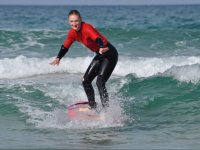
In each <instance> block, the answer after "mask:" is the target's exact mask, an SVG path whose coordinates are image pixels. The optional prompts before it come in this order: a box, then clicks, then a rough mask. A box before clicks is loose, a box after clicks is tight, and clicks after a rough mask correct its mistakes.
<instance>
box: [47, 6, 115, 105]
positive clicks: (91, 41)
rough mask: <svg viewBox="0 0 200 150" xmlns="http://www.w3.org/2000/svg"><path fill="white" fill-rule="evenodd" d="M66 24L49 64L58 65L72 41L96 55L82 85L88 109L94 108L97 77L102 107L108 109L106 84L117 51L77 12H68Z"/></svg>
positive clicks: (112, 68) (113, 66)
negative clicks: (67, 28) (65, 35)
mask: <svg viewBox="0 0 200 150" xmlns="http://www.w3.org/2000/svg"><path fill="white" fill-rule="evenodd" d="M68 22H69V25H70V26H71V29H70V30H69V32H68V35H67V37H66V39H65V41H64V43H63V45H62V46H61V48H60V51H59V53H58V55H57V57H56V58H55V59H54V60H53V61H52V62H51V63H50V64H51V65H59V64H60V60H61V59H62V57H63V56H64V55H65V54H66V53H67V52H68V50H69V48H70V46H71V45H72V43H73V42H74V41H78V42H80V43H82V44H83V45H85V46H86V47H87V48H89V49H90V50H91V51H92V52H94V53H96V55H95V57H94V58H93V60H92V62H91V63H90V65H89V67H88V68H87V70H86V72H85V74H84V76H83V80H82V85H83V87H84V90H85V93H86V95H87V98H88V104H89V108H90V109H93V108H96V106H97V104H96V102H95V94H94V89H93V86H92V81H93V80H94V78H95V77H97V80H96V85H97V87H98V91H99V95H100V99H101V103H102V106H103V107H108V106H109V96H108V92H107V89H106V82H107V80H108V79H109V77H110V75H111V73H112V72H113V70H114V68H115V66H116V64H117V60H118V53H117V50H116V48H115V47H114V46H113V45H112V44H111V43H110V42H109V41H108V40H107V38H106V37H105V36H103V35H102V34H101V33H99V32H98V31H97V30H96V29H95V28H94V27H93V26H92V25H90V24H88V23H86V22H84V21H83V20H82V17H81V15H80V13H79V12H78V11H77V10H71V11H70V12H69V14H68Z"/></svg>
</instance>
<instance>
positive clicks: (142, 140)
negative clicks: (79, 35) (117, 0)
mask: <svg viewBox="0 0 200 150" xmlns="http://www.w3.org/2000/svg"><path fill="white" fill-rule="evenodd" d="M71 9H78V10H79V11H80V13H81V15H82V18H83V20H84V21H85V22H87V23H90V24H92V25H93V26H94V27H95V28H97V29H98V30H99V31H100V32H101V33H102V34H103V35H104V36H106V37H107V38H108V40H109V41H110V42H111V43H112V44H113V45H114V46H115V47H116V48H117V50H118V53H119V61H118V64H117V66H116V68H115V70H114V72H113V74H112V76H111V77H110V79H109V80H108V82H107V89H108V93H109V97H110V108H109V110H108V111H107V113H106V118H107V119H106V120H104V121H97V122H72V121H70V120H68V118H67V117H66V107H67V106H69V105H70V104H71V103H73V102H75V101H77V100H86V99H87V98H86V95H85V93H84V90H83V87H82V84H81V81H82V76H83V75H84V72H85V70H86V69H87V67H88V65H89V64H90V62H91V60H92V59H93V57H94V55H95V54H94V53H92V52H91V51H89V50H88V49H87V48H85V47H84V46H82V44H80V43H77V42H75V43H74V44H73V45H72V47H71V48H70V49H69V52H68V53H67V54H66V55H65V57H64V58H63V59H62V60H61V63H60V65H59V66H51V65H50V64H49V63H50V62H51V61H52V60H53V59H54V58H55V56H56V55H57V53H58V52H59V49H60V46H61V45H62V44H63V42H64V40H65V38H66V35H67V32H68V31H69V29H70V26H69V25H68V22H67V14H68V12H69V11H70V10H71ZM93 86H94V90H95V96H96V101H97V102H98V103H99V104H100V98H99V94H98V90H97V87H96V84H95V80H94V82H93ZM199 107H200V6H194V5H188V6H184V5H182V6H0V139H1V140H0V149H133V148H135V149H138V148H142V149H148V148H150V149H162V148H165V149H175V148H180V149H195V148H197V149H199V148H200V145H199V140H200V132H199V124H200V111H199Z"/></svg>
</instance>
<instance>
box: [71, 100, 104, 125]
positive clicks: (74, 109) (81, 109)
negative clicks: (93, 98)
mask: <svg viewBox="0 0 200 150" xmlns="http://www.w3.org/2000/svg"><path fill="white" fill-rule="evenodd" d="M67 117H68V118H69V119H70V120H78V121H95V120H104V115H103V114H99V113H97V112H96V111H95V110H90V109H89V108H88V102H87V101H77V102H76V103H73V104H71V105H70V106H68V107H67Z"/></svg>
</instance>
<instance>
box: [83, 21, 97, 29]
mask: <svg viewBox="0 0 200 150" xmlns="http://www.w3.org/2000/svg"><path fill="white" fill-rule="evenodd" d="M82 26H83V28H84V29H95V27H94V26H93V25H91V24H89V23H86V22H83V23H82Z"/></svg>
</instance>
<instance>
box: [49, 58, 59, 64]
mask: <svg viewBox="0 0 200 150" xmlns="http://www.w3.org/2000/svg"><path fill="white" fill-rule="evenodd" d="M59 64H60V58H55V59H54V60H53V61H52V62H50V65H54V66H55V65H57V66H58V65H59Z"/></svg>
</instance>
